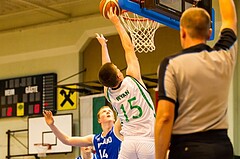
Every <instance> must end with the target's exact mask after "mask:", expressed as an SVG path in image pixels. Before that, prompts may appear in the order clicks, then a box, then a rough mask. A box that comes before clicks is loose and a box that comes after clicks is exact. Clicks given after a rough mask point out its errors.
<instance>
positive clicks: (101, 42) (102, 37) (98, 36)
mask: <svg viewBox="0 0 240 159" xmlns="http://www.w3.org/2000/svg"><path fill="white" fill-rule="evenodd" d="M96 38H97V40H98V42H99V43H100V44H101V45H102V46H103V45H105V44H106V43H107V41H108V40H107V39H105V37H104V36H103V34H98V33H96Z"/></svg>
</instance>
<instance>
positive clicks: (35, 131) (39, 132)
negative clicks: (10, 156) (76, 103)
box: [28, 114, 73, 154]
mask: <svg viewBox="0 0 240 159" xmlns="http://www.w3.org/2000/svg"><path fill="white" fill-rule="evenodd" d="M54 124H55V125H56V126H57V127H58V128H59V129H60V130H61V131H62V132H63V133H65V134H66V135H68V136H72V124H73V116H72V114H59V115H54ZM38 144H42V145H46V144H50V145H51V149H50V150H48V151H47V152H46V153H52V154H53V153H68V152H72V146H68V145H65V144H63V143H62V142H61V141H60V140H59V139H57V138H56V136H55V135H54V134H53V132H52V130H51V129H50V128H49V127H48V125H47V124H46V122H45V119H44V117H29V118H28V154H38V151H37V149H36V145H38Z"/></svg>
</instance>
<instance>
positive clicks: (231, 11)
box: [219, 0, 237, 34]
mask: <svg viewBox="0 0 240 159" xmlns="http://www.w3.org/2000/svg"><path fill="white" fill-rule="evenodd" d="M219 7H220V13H221V18H222V26H221V30H222V29H224V28H231V29H232V30H233V31H234V32H235V34H237V14H236V9H235V4H234V1H233V0H219Z"/></svg>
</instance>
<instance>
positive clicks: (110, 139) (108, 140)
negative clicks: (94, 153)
mask: <svg viewBox="0 0 240 159" xmlns="http://www.w3.org/2000/svg"><path fill="white" fill-rule="evenodd" d="M109 143H112V137H111V136H110V137H108V138H104V140H103V142H102V143H98V148H99V147H100V146H101V145H104V144H109Z"/></svg>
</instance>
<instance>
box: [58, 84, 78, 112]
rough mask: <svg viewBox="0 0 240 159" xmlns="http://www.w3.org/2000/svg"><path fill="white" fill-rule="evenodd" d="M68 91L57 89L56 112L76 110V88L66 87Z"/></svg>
mask: <svg viewBox="0 0 240 159" xmlns="http://www.w3.org/2000/svg"><path fill="white" fill-rule="evenodd" d="M68 88H69V89H64V88H58V106H57V107H58V110H71V109H76V108H77V92H76V91H75V90H72V89H76V88H77V86H76V85H74V86H68Z"/></svg>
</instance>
